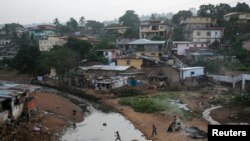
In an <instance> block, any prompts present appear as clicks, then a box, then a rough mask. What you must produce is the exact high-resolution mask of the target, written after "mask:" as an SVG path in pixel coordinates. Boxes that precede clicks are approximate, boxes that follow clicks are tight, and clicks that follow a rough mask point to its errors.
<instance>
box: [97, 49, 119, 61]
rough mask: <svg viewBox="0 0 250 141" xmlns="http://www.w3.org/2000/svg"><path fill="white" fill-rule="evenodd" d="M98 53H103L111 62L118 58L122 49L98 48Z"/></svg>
mask: <svg viewBox="0 0 250 141" xmlns="http://www.w3.org/2000/svg"><path fill="white" fill-rule="evenodd" d="M95 51H96V52H97V55H99V54H100V55H103V56H104V57H105V58H107V59H108V61H109V62H112V61H113V60H115V59H116V58H118V57H119V56H120V54H121V50H119V49H112V48H111V49H97V50H95Z"/></svg>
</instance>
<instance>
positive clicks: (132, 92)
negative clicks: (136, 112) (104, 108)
mask: <svg viewBox="0 0 250 141" xmlns="http://www.w3.org/2000/svg"><path fill="white" fill-rule="evenodd" d="M114 94H115V95H116V96H118V97H129V96H138V95H143V94H144V93H143V92H142V91H141V90H137V89H134V88H130V87H124V88H121V89H118V90H114Z"/></svg>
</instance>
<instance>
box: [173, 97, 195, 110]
mask: <svg viewBox="0 0 250 141" xmlns="http://www.w3.org/2000/svg"><path fill="white" fill-rule="evenodd" d="M169 102H170V103H171V104H174V105H177V106H178V107H179V108H180V109H183V110H185V111H191V110H190V109H189V108H188V107H187V104H181V103H180V100H172V99H171V100H169Z"/></svg>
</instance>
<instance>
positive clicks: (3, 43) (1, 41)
mask: <svg viewBox="0 0 250 141" xmlns="http://www.w3.org/2000/svg"><path fill="white" fill-rule="evenodd" d="M10 44H11V40H10V39H0V47H4V46H6V45H10Z"/></svg>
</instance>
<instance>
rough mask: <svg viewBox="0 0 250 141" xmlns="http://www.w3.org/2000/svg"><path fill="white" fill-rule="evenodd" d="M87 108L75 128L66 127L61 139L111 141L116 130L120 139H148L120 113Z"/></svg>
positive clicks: (139, 140)
mask: <svg viewBox="0 0 250 141" xmlns="http://www.w3.org/2000/svg"><path fill="white" fill-rule="evenodd" d="M88 110H89V111H90V113H89V115H88V116H85V117H84V121H83V122H81V123H78V124H76V126H77V127H76V129H73V128H68V130H67V131H66V133H65V134H64V135H63V136H62V138H61V140H62V141H64V140H65V141H113V140H115V138H116V137H115V132H116V131H119V133H120V136H121V140H122V141H132V140H138V141H148V140H146V139H145V137H143V134H142V133H141V132H140V131H139V130H137V129H135V128H134V126H133V124H132V123H131V122H130V121H128V120H127V119H125V118H124V117H123V116H122V115H121V114H118V113H114V112H109V113H104V112H102V111H100V110H97V109H95V108H94V107H92V106H90V107H88ZM104 123H106V126H104V125H103V124H104Z"/></svg>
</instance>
